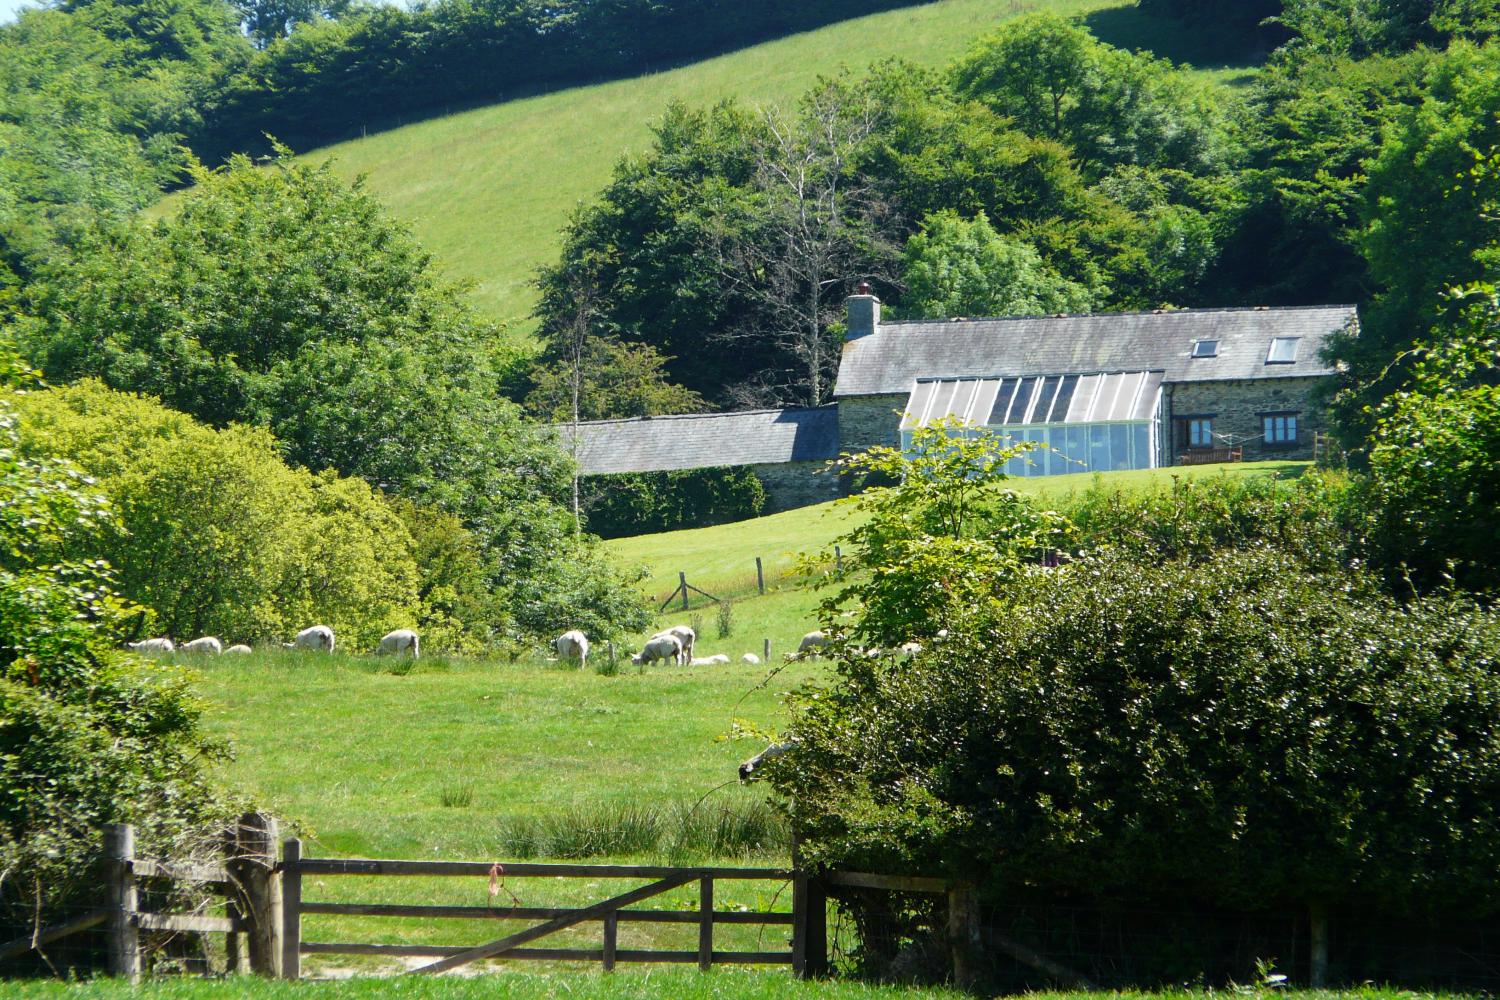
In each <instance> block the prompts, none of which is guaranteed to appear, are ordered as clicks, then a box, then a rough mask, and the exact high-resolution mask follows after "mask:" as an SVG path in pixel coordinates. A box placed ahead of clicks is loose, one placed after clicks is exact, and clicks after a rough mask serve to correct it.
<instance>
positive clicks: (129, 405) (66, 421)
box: [14, 381, 417, 648]
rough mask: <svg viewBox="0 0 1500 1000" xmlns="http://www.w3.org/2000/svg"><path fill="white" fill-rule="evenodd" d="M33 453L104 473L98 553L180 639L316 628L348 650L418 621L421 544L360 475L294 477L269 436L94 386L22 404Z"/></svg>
mask: <svg viewBox="0 0 1500 1000" xmlns="http://www.w3.org/2000/svg"><path fill="white" fill-rule="evenodd" d="M14 400H15V404H16V406H17V408H18V409H19V410H20V412H21V415H22V418H23V419H22V424H21V436H20V441H21V444H22V449H23V452H24V453H26V454H28V455H43V454H52V453H56V454H61V455H64V456H67V457H69V458H71V459H73V460H75V461H77V462H78V464H79V465H80V466H82V467H83V468H84V469H85V470H86V471H87V472H89V473H90V474H91V475H93V476H95V477H97V480H98V486H99V489H100V490H101V492H103V493H104V494H106V495H107V496H109V497H110V499H111V500H112V502H113V504H114V506H115V509H116V511H117V513H118V521H117V522H116V523H114V524H113V525H112V526H111V527H110V529H109V530H106V531H104V532H103V533H102V534H101V535H100V537H99V538H98V539H97V540H96V541H91V542H90V543H89V544H90V551H91V552H93V553H95V554H97V555H100V556H102V557H104V558H105V559H107V560H108V561H109V562H110V564H111V565H113V566H115V567H116V568H117V572H118V574H119V583H120V586H121V589H122V591H123V592H124V594H125V595H126V596H127V597H129V598H131V599H132V600H135V601H137V602H139V603H141V604H143V605H146V606H148V607H151V608H153V609H154V610H155V612H156V614H157V617H158V621H159V627H160V628H161V629H162V630H163V631H164V632H166V633H168V634H171V635H175V636H178V637H183V638H187V637H192V636H196V635H202V634H204V633H211V634H217V635H220V636H223V637H226V638H233V639H234V640H235V641H243V640H247V639H264V638H268V637H272V636H278V635H287V634H289V633H291V632H294V631H296V630H297V629H299V628H302V627H304V626H306V625H308V624H311V623H312V622H314V621H321V622H323V623H325V624H328V625H330V626H332V627H333V628H334V630H335V632H337V633H339V634H340V636H341V638H342V639H343V641H344V642H345V643H346V644H348V645H349V646H350V647H351V648H357V647H361V646H365V645H367V644H372V643H373V642H374V641H375V640H376V639H378V638H379V637H380V636H381V635H382V634H383V633H384V632H385V631H387V630H389V629H391V628H397V627H400V626H407V625H411V624H413V623H414V614H415V610H416V605H417V593H416V578H417V571H416V566H415V564H414V563H413V561H412V549H413V544H412V540H411V536H410V535H409V534H408V533H407V531H406V528H405V527H404V526H403V524H402V523H401V521H400V520H399V519H398V518H397V517H396V515H395V514H394V513H393V512H392V511H391V509H390V508H389V506H387V504H386V503H385V502H384V501H383V500H382V499H381V498H380V497H379V496H378V495H377V494H375V493H374V492H373V491H372V490H371V489H370V488H369V487H368V486H366V485H365V484H364V483H363V482H362V481H360V480H357V479H340V478H338V477H337V476H334V475H333V474H332V473H324V474H322V475H319V476H313V475H311V474H309V473H307V472H303V471H301V470H296V469H291V468H289V467H287V465H286V464H285V463H284V462H282V461H281V459H280V458H279V457H278V456H277V454H276V443H275V441H274V440H273V439H272V438H271V436H270V435H269V434H268V433H267V432H265V431H262V430H259V429H254V428H246V427H240V426H230V427H227V428H225V429H224V430H217V431H216V430H213V429H211V428H208V427H205V426H203V425H201V424H199V423H197V422H196V421H194V420H193V419H192V418H190V417H187V416H184V415H182V414H179V413H174V412H172V411H170V410H167V409H166V408H164V407H162V406H161V405H160V404H158V403H156V402H155V401H154V400H150V399H146V398H142V397H138V396H132V395H129V394H126V393H119V392H115V391H113V390H110V389H107V388H105V387H104V386H102V385H100V384H98V383H96V382H91V381H85V382H81V383H78V384H76V385H73V386H70V387H68V388H65V389H54V390H49V391H45V392H31V393H26V394H24V395H19V396H16V397H14Z"/></svg>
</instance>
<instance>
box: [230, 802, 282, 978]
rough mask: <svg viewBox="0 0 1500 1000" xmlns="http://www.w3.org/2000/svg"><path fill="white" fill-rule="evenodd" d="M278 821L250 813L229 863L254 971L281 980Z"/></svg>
mask: <svg viewBox="0 0 1500 1000" xmlns="http://www.w3.org/2000/svg"><path fill="white" fill-rule="evenodd" d="M278 833H279V830H278V827H277V824H276V819H275V817H273V816H267V815H266V814H265V813H246V814H245V815H243V816H241V817H240V820H239V823H238V825H237V826H236V827H235V838H234V852H233V856H232V857H231V858H230V859H229V861H228V862H227V863H226V865H225V867H226V868H228V869H229V877H230V880H231V882H232V883H233V888H232V891H233V893H234V898H233V900H232V901H233V902H234V904H235V908H236V909H237V910H238V911H239V913H240V915H241V916H242V917H244V919H245V922H246V924H248V925H249V926H248V929H247V931H246V936H247V938H248V942H247V943H248V948H247V950H248V951H249V953H250V956H249V957H250V971H251V972H253V973H255V974H256V975H258V976H265V977H267V978H270V979H279V978H280V977H281V962H282V947H281V933H282V925H283V923H284V922H285V917H284V915H283V913H282V896H281V873H280V872H278V871H277V870H276V841H277V834H278Z"/></svg>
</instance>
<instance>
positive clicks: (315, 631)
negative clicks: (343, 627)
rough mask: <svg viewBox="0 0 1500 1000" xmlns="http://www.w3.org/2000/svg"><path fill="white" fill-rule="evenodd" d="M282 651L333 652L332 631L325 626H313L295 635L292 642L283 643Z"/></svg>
mask: <svg viewBox="0 0 1500 1000" xmlns="http://www.w3.org/2000/svg"><path fill="white" fill-rule="evenodd" d="M281 648H282V649H311V650H322V651H323V652H325V653H331V652H333V629H331V628H329V627H328V626H327V625H313V626H311V627H309V628H305V629H303V630H302V631H301V632H298V633H297V638H296V639H295V640H293V641H292V642H283V643H282V644H281Z"/></svg>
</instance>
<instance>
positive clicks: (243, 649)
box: [224, 642, 252, 656]
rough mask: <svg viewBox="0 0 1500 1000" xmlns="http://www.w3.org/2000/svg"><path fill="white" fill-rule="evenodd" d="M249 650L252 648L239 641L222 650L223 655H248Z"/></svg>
mask: <svg viewBox="0 0 1500 1000" xmlns="http://www.w3.org/2000/svg"><path fill="white" fill-rule="evenodd" d="M251 652H252V650H251V649H250V647H249V646H247V645H245V644H244V643H243V642H239V643H235V644H234V645H233V646H230V647H229V648H228V649H226V650H224V655H225V656H229V655H235V656H248V655H249V654H250V653H251Z"/></svg>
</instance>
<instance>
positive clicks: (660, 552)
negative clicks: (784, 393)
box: [606, 462, 1307, 623]
mask: <svg viewBox="0 0 1500 1000" xmlns="http://www.w3.org/2000/svg"><path fill="white" fill-rule="evenodd" d="M1306 468H1307V463H1306V462H1237V463H1233V464H1226V465H1200V466H1191V467H1186V468H1184V467H1173V468H1169V469H1133V470H1131V471H1128V472H1107V473H1100V474H1094V473H1087V472H1085V473H1078V474H1076V475H1071V476H1042V477H1038V478H1035V479H1014V480H1012V481H1011V483H1010V485H1011V486H1012V487H1013V488H1014V489H1015V490H1016V491H1017V492H1020V493H1025V494H1028V495H1030V496H1034V497H1036V498H1037V500H1038V501H1039V502H1042V503H1045V504H1049V505H1053V506H1066V505H1067V503H1068V502H1069V500H1070V498H1072V497H1074V496H1076V495H1078V494H1080V493H1082V492H1084V491H1086V490H1088V489H1090V488H1091V487H1094V486H1095V485H1098V486H1100V487H1102V488H1104V489H1121V490H1127V491H1143V490H1152V489H1161V488H1166V487H1168V486H1170V484H1171V483H1172V481H1173V480H1174V479H1179V478H1181V479H1195V478H1203V477H1205V476H1217V475H1225V476H1297V475H1301V473H1302V471H1303V470H1304V469H1306ZM858 516H859V515H858V514H857V513H856V512H855V511H854V509H853V507H852V506H851V505H849V504H846V503H841V502H839V501H836V500H835V501H830V502H828V503H824V504H819V505H817V506H815V507H803V508H800V509H798V510H789V511H785V512H783V513H780V514H771V515H768V516H766V517H757V518H752V519H750V520H747V521H736V522H734V523H733V524H723V525H718V526H716V527H712V528H691V529H687V530H684V531H668V532H661V533H658V534H651V535H637V536H635V537H633V538H617V539H613V540H611V541H609V542H607V543H606V544H607V545H608V546H609V548H610V550H611V551H612V552H613V553H614V554H615V556H616V558H617V559H618V560H619V561H620V562H621V563H622V564H624V565H626V566H632V567H643V568H644V569H646V571H647V572H648V573H649V574H650V576H649V577H648V578H647V581H646V583H645V584H644V589H645V591H646V592H647V593H648V594H650V595H652V596H654V597H655V598H656V600H657V603H658V604H660V603H661V600H662V599H663V598H665V597H666V595H667V594H669V593H671V592H672V589H673V588H674V587H676V586H677V574H678V573H679V572H685V573H687V575H688V582H689V583H691V584H694V585H695V586H698V587H702V588H703V589H704V590H707V591H708V592H709V593H712V594H714V595H715V596H722V595H721V594H720V593H719V592H720V591H723V592H724V593H725V594H730V595H744V594H748V593H751V592H753V591H754V589H755V558H756V556H760V557H761V561H762V564H763V565H764V567H765V572H766V585H767V587H768V588H770V589H780V588H784V587H787V586H790V585H794V584H795V583H796V582H797V580H796V578H795V577H794V576H792V575H791V574H792V570H793V568H794V566H795V565H796V561H797V558H796V557H797V554H798V553H800V552H813V551H816V550H819V549H822V548H824V547H826V546H828V545H831V544H832V543H833V539H834V538H835V537H837V536H838V535H840V534H843V533H844V532H846V531H848V530H849V529H850V528H852V527H854V526H855V525H856V523H857V521H856V520H855V518H857V517H858ZM700 602H701V599H700V598H697V597H696V596H695V597H694V598H693V604H694V605H695V606H696V605H697V604H699V603H700ZM703 614H704V616H705V621H709V622H710V623H711V620H712V611H711V610H710V611H706V612H703ZM754 614H755V612H754V611H753V610H752V608H751V606H750V605H749V604H747V603H741V604H737V605H736V607H735V617H736V620H737V621H738V620H739V619H740V618H741V617H744V616H752V615H754ZM679 617H681V616H680V615H679Z"/></svg>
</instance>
